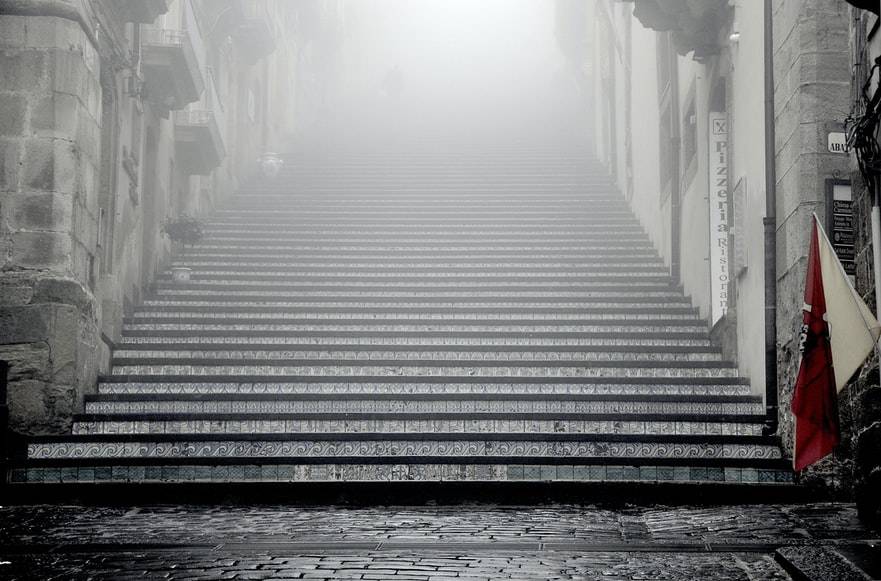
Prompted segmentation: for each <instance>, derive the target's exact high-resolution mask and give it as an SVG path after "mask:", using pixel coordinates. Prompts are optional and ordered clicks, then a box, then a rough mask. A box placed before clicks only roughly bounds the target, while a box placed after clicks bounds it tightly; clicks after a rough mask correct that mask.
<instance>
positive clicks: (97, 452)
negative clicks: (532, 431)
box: [28, 440, 780, 459]
mask: <svg viewBox="0 0 881 581" xmlns="http://www.w3.org/2000/svg"><path fill="white" fill-rule="evenodd" d="M28 456H29V457H31V458H35V459H51V458H80V459H88V458H182V457H195V458H267V457H276V458H290V457H307V458H327V459H332V458H336V457H347V458H351V457H360V458H364V457H383V456H385V457H400V456H404V457H407V456H411V457H416V456H435V457H447V458H459V457H467V456H483V457H508V456H521V457H531V458H542V457H545V456H549V457H554V458H579V459H584V458H682V459H686V458H751V459H777V458H780V451H779V449H777V448H776V447H774V446H760V445H741V444H731V445H721V444H720V445H716V444H646V443H623V444H622V443H617V442H602V443H594V442H577V441H576V442H536V441H530V440H525V441H501V442H496V441H493V442H485V441H482V440H464V441H440V442H438V441H406V440H404V441H401V440H388V441H385V440H376V441H366V442H359V441H342V442H334V441H324V440H318V441H309V440H306V441H287V442H285V441H280V442H279V441H247V442H242V441H236V440H230V441H227V442H224V441H220V442H205V441H194V442H188V441H186V440H184V441H178V442H167V443H166V442H150V441H144V442H122V443H71V442H65V443H60V444H30V445H29V446H28Z"/></svg>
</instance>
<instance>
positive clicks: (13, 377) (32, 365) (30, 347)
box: [0, 342, 51, 401]
mask: <svg viewBox="0 0 881 581" xmlns="http://www.w3.org/2000/svg"><path fill="white" fill-rule="evenodd" d="M0 359H3V360H4V361H6V362H8V363H9V385H10V387H11V386H13V385H15V384H16V383H19V382H21V381H27V380H37V381H46V380H47V379H48V375H47V373H46V371H47V370H48V369H49V368H50V367H51V362H50V353H49V345H48V344H47V343H45V342H37V343H14V344H8V345H4V344H0ZM9 399H10V401H11V400H12V398H11V397H10V398H9Z"/></svg>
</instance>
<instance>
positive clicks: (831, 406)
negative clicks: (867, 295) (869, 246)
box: [792, 214, 881, 471]
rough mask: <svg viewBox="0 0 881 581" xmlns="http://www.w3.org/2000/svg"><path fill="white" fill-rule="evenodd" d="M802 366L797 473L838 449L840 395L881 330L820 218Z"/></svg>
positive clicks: (796, 397)
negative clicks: (845, 269)
mask: <svg viewBox="0 0 881 581" xmlns="http://www.w3.org/2000/svg"><path fill="white" fill-rule="evenodd" d="M803 323H804V324H803V325H802V332H801V345H800V348H801V352H802V359H801V365H800V366H799V369H798V378H797V380H796V382H795V393H794V394H793V398H792V413H793V414H794V415H795V454H794V458H793V464H794V466H795V470H796V471H800V470H803V469H804V468H806V467H807V466H810V465H811V464H813V463H814V462H816V461H817V460H820V459H821V458H823V457H824V456H826V455H827V454H829V453H831V452H832V449H833V448H835V446H836V445H838V442H839V441H840V440H841V431H840V427H839V423H838V392H839V391H841V389H842V388H843V387H844V386H845V385H846V384H847V382H848V380H849V379H850V378H851V376H853V374H854V373H855V372H856V371H857V370H858V369H859V368H860V367H861V366H862V365H863V363H864V362H865V360H866V357H868V355H869V353H871V352H872V349H873V348H874V347H875V344H876V343H877V341H878V337H879V335H881V326H879V325H878V321H877V320H875V317H874V316H872V313H871V311H869V308H868V307H867V306H866V303H864V302H863V300H862V298H860V296H859V295H858V294H857V292H856V290H855V289H854V288H853V285H852V284H851V283H850V280H849V279H848V278H847V275H846V274H845V272H844V268H842V266H841V263H840V262H839V261H838V257H837V256H836V255H835V250H834V249H833V248H832V244H831V243H830V242H829V239H828V238H827V237H826V233H825V232H824V231H823V228H822V227H821V226H820V224H819V221H818V220H817V216H816V214H815V215H814V219H813V230H812V232H811V249H810V253H809V254H808V274H807V281H806V284H805V305H804V319H803Z"/></svg>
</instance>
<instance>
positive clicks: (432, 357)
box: [113, 345, 726, 366]
mask: <svg viewBox="0 0 881 581" xmlns="http://www.w3.org/2000/svg"><path fill="white" fill-rule="evenodd" d="M201 347H202V348H200V349H194V348H192V347H190V348H189V349H186V348H176V349H169V348H165V349H162V348H161V346H160V348H158V349H157V348H152V349H145V348H143V347H140V348H132V346H129V345H126V346H118V348H117V349H116V351H115V352H114V355H113V362H114V364H128V365H132V364H136V363H144V364H155V363H157V362H161V363H164V364H181V363H186V362H189V361H197V360H211V361H213V360H224V361H235V360H241V361H254V362H258V361H259V362H265V361H279V362H288V361H302V360H309V361H324V362H327V361H332V362H334V363H335V364H338V365H352V364H353V363H354V362H356V361H357V362H359V363H364V362H369V361H380V362H383V364H387V363H388V362H389V361H396V362H403V361H407V362H413V363H415V364H418V365H421V364H423V363H425V362H428V361H437V362H445V363H447V364H453V363H454V362H457V363H465V362H468V363H476V364H479V365H480V366H485V365H487V364H492V365H498V364H501V363H513V364H515V365H521V364H537V363H545V364H550V365H560V366H565V365H572V364H576V363H596V364H598V365H599V364H602V365H605V364H607V363H610V362H631V363H634V364H638V363H643V362H653V363H658V364H660V363H670V364H671V365H672V364H677V365H678V364H681V363H712V362H718V363H725V362H726V361H725V359H723V357H722V354H721V352H717V351H709V352H707V351H700V350H697V349H692V348H687V349H678V350H670V349H664V348H658V347H649V348H646V349H641V350H635V349H627V350H623V349H621V348H620V347H619V348H617V350H611V349H595V350H592V349H588V348H585V347H581V348H578V349H570V350H563V349H560V348H554V349H553V350H540V349H536V348H534V347H528V348H526V349H521V350H502V349H498V348H493V349H492V350H487V349H477V348H466V349H455V350H454V349H450V348H440V349H437V348H434V349H432V348H430V347H427V346H419V347H415V348H412V347H411V348H410V349H405V348H403V346H400V345H396V346H389V347H387V348H386V349H376V348H375V347H374V346H370V347H367V348H361V349H353V348H349V349H329V348H328V347H327V346H323V347H321V348H316V347H315V346H311V347H309V346H306V347H304V348H302V349H291V348H290V346H286V345H281V346H279V345H268V346H260V347H259V348H258V347H256V346H250V347H249V346H238V347H235V346H229V345H227V346H216V345H215V346H208V345H202V346H201ZM264 347H270V348H269V349H266V348H264Z"/></svg>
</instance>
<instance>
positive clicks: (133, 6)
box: [117, 0, 168, 24]
mask: <svg viewBox="0 0 881 581" xmlns="http://www.w3.org/2000/svg"><path fill="white" fill-rule="evenodd" d="M117 7H118V8H119V11H120V12H121V13H122V16H123V18H124V19H125V21H126V22H136V23H142V24H150V23H151V22H153V21H154V20H156V19H157V18H159V17H160V16H161V15H163V14H165V13H166V12H168V0H120V2H119V3H118V4H117Z"/></svg>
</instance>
